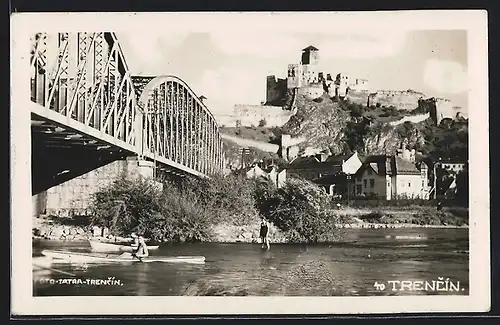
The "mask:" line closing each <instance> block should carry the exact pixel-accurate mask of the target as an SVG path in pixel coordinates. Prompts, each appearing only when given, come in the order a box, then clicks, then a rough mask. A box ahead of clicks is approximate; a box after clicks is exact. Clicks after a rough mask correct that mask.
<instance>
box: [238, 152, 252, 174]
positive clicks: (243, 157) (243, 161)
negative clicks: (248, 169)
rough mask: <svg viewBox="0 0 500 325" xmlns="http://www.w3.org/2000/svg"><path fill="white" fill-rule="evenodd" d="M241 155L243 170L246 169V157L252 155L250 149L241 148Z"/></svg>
mask: <svg viewBox="0 0 500 325" xmlns="http://www.w3.org/2000/svg"><path fill="white" fill-rule="evenodd" d="M239 151H240V153H241V169H243V168H245V156H246V155H249V154H250V149H249V148H240V149H239Z"/></svg>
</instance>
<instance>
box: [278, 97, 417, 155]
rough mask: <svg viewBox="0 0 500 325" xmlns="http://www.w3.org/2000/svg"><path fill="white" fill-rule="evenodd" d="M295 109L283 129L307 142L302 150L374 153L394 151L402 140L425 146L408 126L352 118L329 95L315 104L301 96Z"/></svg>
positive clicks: (411, 145) (335, 152) (410, 145)
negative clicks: (309, 148) (294, 112)
mask: <svg viewBox="0 0 500 325" xmlns="http://www.w3.org/2000/svg"><path fill="white" fill-rule="evenodd" d="M297 109H298V111H297V114H296V115H295V116H293V117H292V118H291V119H290V121H289V122H288V123H287V124H285V125H284V126H283V128H282V129H283V133H286V134H290V135H291V136H292V137H294V138H304V139H306V140H305V141H304V142H302V143H300V144H299V147H300V148H301V150H303V149H305V148H306V147H314V148H315V149H316V150H317V151H318V152H319V151H325V150H326V151H330V152H331V153H332V154H334V155H335V154H342V153H345V152H346V151H354V150H357V151H359V152H361V153H367V154H377V153H384V152H388V153H389V152H394V151H395V150H396V149H397V148H399V147H400V146H401V144H402V143H403V141H405V142H406V143H407V145H408V146H409V147H412V148H419V147H421V146H422V145H423V144H424V137H423V134H422V133H421V132H420V131H419V130H418V129H417V128H415V127H412V124H411V123H409V122H408V123H402V124H400V125H395V126H393V125H390V124H389V123H385V122H381V121H377V120H373V119H367V118H364V117H359V116H356V117H354V116H353V114H351V113H352V112H351V111H350V110H349V109H346V107H342V105H341V104H340V103H338V102H334V101H332V100H331V99H330V98H329V97H328V96H323V97H321V98H320V99H319V100H315V101H311V100H308V99H306V98H305V97H303V96H300V97H299V98H298V99H297Z"/></svg>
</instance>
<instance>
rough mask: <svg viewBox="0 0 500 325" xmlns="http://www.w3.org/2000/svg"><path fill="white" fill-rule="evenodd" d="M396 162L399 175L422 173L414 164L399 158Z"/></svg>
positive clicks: (395, 159) (395, 158)
mask: <svg viewBox="0 0 500 325" xmlns="http://www.w3.org/2000/svg"><path fill="white" fill-rule="evenodd" d="M394 162H395V165H396V173H397V175H420V171H419V170H418V168H417V166H415V164H413V163H412V162H410V161H407V160H404V159H403V158H400V157H397V156H395V157H394Z"/></svg>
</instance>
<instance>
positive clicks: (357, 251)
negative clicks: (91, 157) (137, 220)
mask: <svg viewBox="0 0 500 325" xmlns="http://www.w3.org/2000/svg"><path fill="white" fill-rule="evenodd" d="M44 248H48V249H65V250H79V251H90V246H89V244H88V243H86V242H83V243H82V242H64V243H61V242H45V243H43V244H36V245H35V246H34V249H33V256H39V255H40V251H41V249H44ZM468 250H469V243H468V230H467V229H435V228H411V229H408V228H407V229H404V228H403V229H345V231H344V232H343V240H342V241H341V242H339V243H335V244H319V245H291V244H272V245H271V250H269V251H263V250H261V248H260V245H259V244H178V245H170V244H165V245H163V246H161V247H160V249H159V250H157V251H152V252H151V253H150V254H151V255H159V256H178V255H191V256H192V255H203V256H205V258H206V262H205V264H202V265H194V264H191V265H190V264H169V263H135V264H128V265H124V264H112V265H87V266H85V265H58V266H57V269H58V270H60V271H63V272H67V273H71V274H73V275H74V276H73V277H72V276H69V275H64V274H60V273H58V272H55V271H50V270H41V271H40V270H37V271H35V270H34V271H33V295H34V296H94V295H99V296H128V295H139V296H179V295H204V296H272V295H277V296H372V295H422V294H424V295H437V294H448V295H450V294H454V295H457V294H459V295H467V294H468V293H469V253H468V252H469V251H468ZM52 267H54V268H55V267H56V266H52ZM110 277H114V280H119V283H118V281H114V284H112V285H102V284H101V285H96V283H97V282H94V284H93V285H89V284H88V283H85V281H86V279H103V280H107V279H108V278H110ZM70 278H72V279H75V278H77V279H82V281H83V283H81V284H70V283H66V282H65V281H62V282H61V283H59V284H58V283H57V280H58V279H63V280H64V279H70ZM440 278H443V280H446V279H449V282H453V284H454V286H453V290H452V291H450V290H448V291H444V290H442V291H437V290H432V288H434V289H437V288H438V286H436V285H435V284H434V287H433V286H432V281H438V280H441V279H440ZM48 279H54V280H55V281H56V283H52V284H50V283H47V280H48ZM388 281H413V282H411V283H413V287H411V288H410V287H406V288H403V290H401V286H400V284H399V282H388ZM415 281H423V285H422V282H420V285H417V284H415V283H416V282H415ZM426 281H427V284H426ZM51 282H52V281H51ZM376 282H377V283H379V284H380V283H382V284H384V285H385V288H383V290H382V287H381V286H375V285H374V284H375V283H376ZM426 285H427V287H426V290H421V288H423V287H425V286H426ZM457 286H458V287H459V289H458V290H457V289H456V288H457ZM447 287H448V288H450V287H449V286H447ZM439 288H441V289H442V288H444V286H443V285H441V286H439ZM393 289H395V290H393Z"/></svg>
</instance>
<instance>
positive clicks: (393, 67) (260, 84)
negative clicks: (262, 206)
mask: <svg viewBox="0 0 500 325" xmlns="http://www.w3.org/2000/svg"><path fill="white" fill-rule="evenodd" d="M304 30H306V29H304ZM116 34H117V37H118V40H119V42H120V45H121V47H122V50H123V52H124V54H125V59H126V61H127V64H128V66H129V69H130V70H131V73H132V75H145V76H154V75H175V76H178V77H180V78H181V79H183V80H184V81H186V82H187V83H188V84H189V85H190V87H191V88H192V89H193V90H194V91H195V93H196V94H197V95H199V96H200V95H204V96H205V97H207V101H206V103H207V106H208V108H209V109H210V110H211V111H212V112H213V113H214V114H216V115H226V114H231V113H232V111H233V107H234V105H235V104H255V105H259V104H260V102H261V101H265V100H266V76H268V75H276V77H278V78H285V77H286V75H287V67H288V64H290V63H299V62H300V56H301V50H302V49H303V48H305V47H307V46H309V45H313V46H315V47H317V48H318V49H319V57H320V63H319V68H320V71H323V72H324V73H325V75H326V73H331V74H332V75H336V74H337V73H340V72H342V73H346V74H348V75H349V76H350V78H351V80H352V79H353V78H362V79H368V80H369V83H370V86H371V88H372V90H406V89H413V90H416V91H421V92H423V93H424V94H425V95H426V96H428V97H433V96H434V97H443V98H448V99H451V100H452V102H453V104H454V105H456V106H461V107H462V108H463V110H464V111H465V113H466V111H467V100H468V99H467V89H468V86H467V32H466V31H461V30H430V31H425V30H413V31H412V30H410V31H402V30H398V28H394V29H384V30H368V31H367V30H365V31H363V32H356V31H352V32H349V31H345V30H343V31H333V32H329V31H325V32H321V33H318V32H315V33H307V32H297V31H287V30H277V31H268V30H255V31H252V30H250V29H249V30H243V31H242V30H233V29H231V28H227V29H218V30H213V31H208V32H201V31H200V32H196V31H195V32H193V31H189V32H187V31H186V32H184V31H182V30H174V31H170V32H162V31H161V30H159V29H158V30H155V31H148V32H147V33H145V32H144V31H141V30H138V31H135V32H125V33H123V32H122V33H116Z"/></svg>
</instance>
